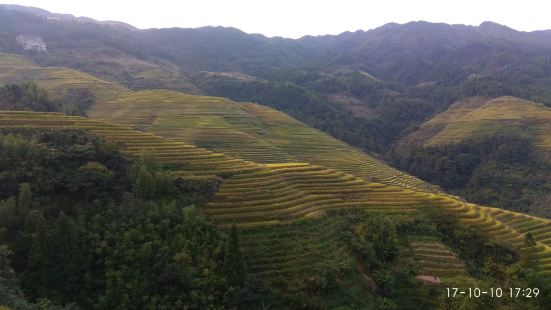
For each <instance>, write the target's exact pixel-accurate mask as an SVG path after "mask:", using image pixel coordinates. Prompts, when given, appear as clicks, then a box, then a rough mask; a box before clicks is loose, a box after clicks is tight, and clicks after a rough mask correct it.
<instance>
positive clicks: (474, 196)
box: [393, 131, 551, 217]
mask: <svg viewBox="0 0 551 310" xmlns="http://www.w3.org/2000/svg"><path fill="white" fill-rule="evenodd" d="M393 157H394V162H395V164H396V165H397V166H398V167H399V168H401V169H403V170H405V171H408V172H410V173H411V174H413V175H416V176H418V177H420V178H422V179H424V180H426V181H428V182H431V183H433V184H438V185H440V186H442V187H443V188H444V189H445V190H448V191H450V192H453V193H456V194H458V195H461V196H463V197H465V198H467V199H468V200H470V201H474V202H479V203H482V204H487V205H494V206H497V207H500V208H504V209H509V210H515V211H520V212H528V213H532V214H535V215H539V216H546V217H549V216H550V215H551V214H550V213H549V209H548V208H547V207H546V206H547V205H548V203H549V201H548V200H546V199H548V197H547V193H548V191H549V188H550V187H551V183H550V182H549V177H550V176H551V166H550V165H549V163H548V162H547V161H545V160H543V159H542V158H541V157H540V156H539V154H538V152H537V150H536V148H535V146H534V143H533V141H532V140H531V138H530V137H527V136H524V135H519V134H518V133H516V132H514V131H511V132H502V133H500V134H497V135H492V136H483V137H480V138H470V139H467V140H465V141H463V142H461V143H458V144H451V145H442V146H431V147H422V146H418V145H406V146H400V147H397V148H396V149H395V150H394V152H393Z"/></svg>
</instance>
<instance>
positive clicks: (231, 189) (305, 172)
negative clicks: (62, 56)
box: [0, 55, 551, 307]
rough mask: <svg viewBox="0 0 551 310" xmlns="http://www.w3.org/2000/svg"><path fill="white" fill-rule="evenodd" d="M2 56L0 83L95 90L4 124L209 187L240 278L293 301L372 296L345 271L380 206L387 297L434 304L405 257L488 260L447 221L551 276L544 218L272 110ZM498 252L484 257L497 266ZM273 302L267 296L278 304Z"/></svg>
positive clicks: (451, 277)
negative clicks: (385, 232)
mask: <svg viewBox="0 0 551 310" xmlns="http://www.w3.org/2000/svg"><path fill="white" fill-rule="evenodd" d="M1 59H2V62H1V63H2V64H3V66H2V71H0V81H6V82H15V81H24V80H26V79H28V78H29V77H32V78H31V79H30V80H32V81H34V82H35V83H37V84H38V85H40V86H42V87H45V88H46V89H48V90H49V91H50V92H51V93H52V94H53V95H55V94H56V93H58V94H59V93H61V92H62V91H63V90H64V89H68V88H71V87H77V88H85V89H88V90H89V91H90V92H91V93H93V94H94V96H95V103H94V104H93V105H92V107H91V109H90V110H89V111H88V114H89V116H90V118H82V117H77V116H66V115H63V114H60V113H37V112H30V111H28V112H17V111H15V112H12V111H6V112H4V111H3V112H2V113H0V114H1V115H0V129H2V131H5V132H6V133H10V132H17V131H18V130H38V131H40V130H46V129H47V130H55V129H82V130H89V131H91V132H93V133H95V134H96V135H98V136H99V137H101V138H102V139H103V140H104V141H106V142H107V143H108V144H112V145H116V146H118V147H119V148H120V149H121V150H122V151H123V153H125V154H127V155H129V156H131V157H134V158H139V157H140V156H143V154H144V153H146V154H149V155H148V156H154V157H156V158H157V159H158V160H159V161H160V163H162V165H163V167H164V169H165V170H166V171H167V172H168V173H169V174H170V175H172V176H173V177H174V178H175V180H176V181H175V182H179V183H180V184H193V183H194V182H206V183H210V184H219V185H216V186H217V187H218V189H217V190H216V192H215V193H214V196H213V197H212V198H211V199H210V200H209V201H207V202H206V203H205V204H204V206H203V207H202V213H203V214H205V215H206V216H207V217H208V218H209V219H210V220H211V221H213V222H214V223H216V224H217V225H218V226H219V227H222V228H228V227H229V226H230V225H232V224H236V225H237V226H238V227H239V228H240V229H241V230H242V242H243V251H244V254H245V257H246V259H247V261H248V262H249V263H248V264H249V273H250V276H251V277H253V278H258V279H261V280H262V281H265V283H266V285H268V287H271V288H272V289H274V290H275V291H274V292H277V294H279V296H286V297H285V298H291V299H289V300H290V301H288V302H290V303H293V302H296V301H297V298H298V300H300V299H303V300H304V298H306V299H307V300H309V301H308V303H309V304H311V305H314V304H316V303H322V304H335V305H342V304H343V302H345V303H348V302H350V300H356V304H357V305H358V306H367V305H368V304H366V302H368V303H370V302H371V303H372V302H373V299H370V300H371V301H361V300H362V299H361V298H360V296H361V294H362V292H365V291H366V290H370V288H369V287H370V286H371V289H373V287H372V284H370V282H369V281H367V280H365V279H362V276H361V273H360V274H357V273H356V271H357V270H364V271H362V272H363V273H364V274H365V272H367V271H365V268H367V267H366V266H371V267H369V268H371V271H369V272H376V271H377V270H379V269H377V268H381V267H374V266H377V265H366V264H367V263H365V262H364V261H363V260H365V259H367V260H370V259H372V258H369V257H370V256H363V255H367V254H358V253H363V252H362V251H364V250H360V249H359V248H356V246H357V245H356V246H355V245H354V244H356V243H355V242H357V241H354V240H356V239H355V238H359V237H358V236H361V235H357V234H358V233H359V231H360V230H361V229H363V228H361V227H363V226H362V224H361V223H362V222H363V221H365V220H367V221H369V219H370V218H378V217H379V216H383V215H384V216H387V217H388V218H390V219H392V223H393V224H392V225H396V226H397V228H398V231H399V234H398V236H399V249H400V252H399V253H400V254H396V255H397V258H396V261H395V262H394V263H393V264H395V267H392V268H397V269H392V268H391V270H394V271H392V273H393V274H394V276H396V277H402V279H405V282H400V283H401V284H395V286H392V287H393V288H392V289H390V288H389V291H388V292H387V293H384V294H386V295H385V296H387V297H389V298H392V300H394V301H395V302H396V303H397V304H400V305H407V304H411V303H412V302H413V301H414V300H415V303H416V304H417V305H421V304H424V305H426V306H427V307H433V306H435V299H434V298H435V296H432V297H431V296H430V295H427V294H428V292H427V291H426V290H425V289H422V288H419V286H418V285H419V283H418V282H415V281H413V280H411V281H413V282H410V280H409V279H410V277H409V276H405V278H404V276H400V275H399V274H400V272H402V271H399V270H400V268H399V266H402V265H403V266H405V265H407V266H411V267H408V268H411V274H412V275H427V274H428V275H429V276H437V277H439V278H441V279H442V280H443V281H445V282H450V283H453V281H457V279H461V277H464V276H467V279H470V280H466V281H475V280H474V277H477V276H478V275H477V274H478V272H480V271H479V268H480V262H479V260H480V259H481V257H486V256H484V255H483V256H480V254H477V255H476V256H473V255H472V253H471V254H469V253H470V252H469V251H470V250H467V249H466V248H464V247H465V245H461V243H459V244H457V243H456V242H457V239H456V238H454V237H452V236H450V235H449V230H450V229H452V230H451V231H452V233H459V232H455V231H461V229H468V231H469V232H468V233H469V234H473V235H472V237H471V238H477V240H478V239H480V243H477V242H474V243H472V245H471V246H473V247H476V249H477V251H484V250H483V249H484V246H483V244H492V247H494V250H493V252H492V253H494V254H490V252H488V254H485V255H488V256H487V257H493V256H492V255H496V254H495V253H501V251H504V253H509V254H507V255H506V256H503V257H514V255H518V258H517V262H519V261H520V262H525V264H530V265H532V266H537V271H538V272H539V275H540V276H542V277H547V276H549V275H551V269H550V268H551V263H550V261H549V258H550V255H551V242H550V240H551V239H550V238H549V229H550V228H551V225H550V222H549V220H545V219H541V218H537V217H532V216H528V215H524V214H520V213H514V212H509V211H504V210H501V209H496V208H487V207H483V206H478V205H475V204H470V203H466V202H464V201H463V200H461V199H459V198H458V197H454V196H449V195H446V194H444V193H442V192H440V191H437V190H436V188H434V187H431V186H428V185H427V184H426V183H424V182H421V181H419V180H418V179H416V178H413V177H410V176H408V175H406V174H404V173H403V172H399V171H397V170H395V169H392V168H390V167H389V166H387V165H385V164H383V163H382V162H380V161H378V160H375V159H373V158H372V157H370V156H369V155H366V154H364V153H362V152H360V151H357V150H355V149H354V148H352V147H350V146H347V145H346V144H344V143H342V142H339V141H338V140H335V139H333V138H330V137H329V136H327V135H325V134H323V133H321V132H319V131H317V130H314V129H312V128H309V127H307V126H306V125H304V124H302V123H300V122H298V121H296V120H294V119H293V118H291V117H289V116H287V115H285V114H283V113H281V112H277V111H274V110H271V109H269V108H266V107H262V106H259V105H256V104H251V103H236V102H232V101H230V100H227V99H223V98H217V97H203V96H196V95H184V94H181V93H178V92H174V91H167V90H146V91H130V90H127V89H125V88H123V87H121V86H117V85H115V84H112V83H109V82H106V81H102V80H99V79H97V78H94V77H92V76H89V75H87V74H83V73H81V72H78V71H75V70H71V69H65V68H41V67H38V66H36V65H34V64H33V63H31V62H28V61H26V60H25V59H23V58H20V57H16V56H12V55H2V57H1ZM103 120H109V122H104V121H103ZM226 152H227V154H226ZM334 154H340V155H338V156H334ZM278 159H281V160H278ZM373 181H377V182H373ZM385 183H386V184H385ZM428 190H430V191H432V192H429V191H428ZM438 214H440V215H438ZM435 216H436V217H435ZM440 217H442V218H440ZM362 219H363V220H362ZM441 221H443V222H441ZM449 221H452V222H449ZM454 221H457V223H456V224H454V223H455V222H454ZM420 223H425V224H420ZM453 227H456V228H453ZM351 228H354V229H353V231H350V229H351ZM528 232H529V233H530V236H531V237H530V240H531V241H530V243H527V241H526V238H527V233H528ZM461 233H466V232H461ZM349 234H352V235H349ZM297 236H301V238H298V239H297ZM454 240H455V241H454ZM282 244H284V245H285V246H284V247H281V245H282ZM508 249H510V250H508ZM358 251H360V252H358ZM508 251H513V252H512V253H516V254H514V255H513V254H511V253H510V252H508ZM501 255H505V254H501ZM510 255H512V256H510ZM499 256H500V255H498V256H496V257H495V258H492V259H496V262H497V261H499V259H502V258H498V257H499ZM514 261H515V259H514V258H513V259H512V260H511V261H506V262H503V264H505V266H506V265H507V264H511V263H512V262H514ZM304 266H308V268H304ZM385 270H386V269H385ZM320 274H323V275H324V276H323V277H324V278H323V279H325V280H322V278H319V280H315V281H330V283H332V284H330V285H333V286H336V287H340V289H333V290H331V292H332V293H330V294H325V293H323V292H324V291H323V290H321V291H316V292H317V293H308V294H307V295H304V294H306V293H305V292H306V291H308V289H307V287H308V286H309V285H312V284H309V283H310V282H309V281H312V280H311V277H316V275H320ZM329 279H336V280H329ZM331 281H333V282H331ZM334 281H336V282H334ZM342 281H344V282H342ZM371 281H372V280H371ZM378 281H382V280H380V279H379V280H378ZM327 285H329V284H327ZM345 287H346V288H345ZM337 292H340V293H337ZM296 294H298V295H296ZM341 294H345V295H341ZM290 296H294V297H290ZM306 296H308V297H306ZM423 296H424V297H423ZM278 300H279V301H277V302H275V304H276V305H278V304H279V305H281V303H283V304H284V303H285V301H284V300H285V299H281V298H279V299H278Z"/></svg>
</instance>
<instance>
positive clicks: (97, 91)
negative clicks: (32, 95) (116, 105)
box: [0, 53, 128, 101]
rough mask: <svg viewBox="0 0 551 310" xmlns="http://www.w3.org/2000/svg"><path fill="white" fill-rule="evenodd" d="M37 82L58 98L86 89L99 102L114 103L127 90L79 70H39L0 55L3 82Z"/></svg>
mask: <svg viewBox="0 0 551 310" xmlns="http://www.w3.org/2000/svg"><path fill="white" fill-rule="evenodd" d="M31 81H32V82H34V83H36V84H37V85H38V86H40V87H42V88H45V89H46V90H48V91H49V93H50V94H51V95H52V96H53V97H56V96H58V95H60V94H63V92H65V91H66V90H67V89H71V88H76V89H87V90H89V91H90V92H92V93H93V94H94V96H95V97H96V99H97V100H98V101H101V100H113V99H115V98H116V97H117V95H118V94H119V93H121V92H125V91H128V90H126V89H125V88H123V87H121V86H118V85H116V84H113V83H110V82H107V81H104V80H101V79H98V78H96V77H93V76H91V75H88V74H86V73H82V72H80V71H77V70H73V69H67V68H61V67H39V66H38V65H36V64H33V63H32V62H30V61H29V60H27V59H25V58H23V57H21V56H17V55H12V54H2V53H0V83H1V84H7V83H19V82H31Z"/></svg>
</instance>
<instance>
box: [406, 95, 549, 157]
mask: <svg viewBox="0 0 551 310" xmlns="http://www.w3.org/2000/svg"><path fill="white" fill-rule="evenodd" d="M550 120H551V109H549V108H547V107H546V106H544V105H543V104H538V103H535V102H532V101H528V100H523V99H519V98H515V97H500V98H495V99H487V98H469V99H467V100H464V101H460V102H457V103H455V104H453V105H452V106H450V107H449V108H448V110H446V111H445V112H443V113H440V114H438V115H436V116H435V117H433V118H432V119H430V120H429V121H427V122H425V123H423V124H422V125H421V126H420V128H419V130H417V131H416V132H415V133H412V134H411V135H409V136H408V137H405V138H404V139H403V140H402V141H401V143H404V144H408V143H411V144H420V145H424V146H434V145H445V144H456V143H459V142H461V141H465V140H467V139H469V138H476V137H480V136H483V135H495V134H498V133H500V132H503V131H505V130H514V131H517V132H519V133H520V134H521V135H529V136H533V137H534V140H535V143H536V146H537V147H538V148H541V149H542V152H544V153H547V152H548V151H549V150H550V149H551V127H550V126H551V122H550Z"/></svg>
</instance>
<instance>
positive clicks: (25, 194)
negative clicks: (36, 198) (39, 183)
mask: <svg viewBox="0 0 551 310" xmlns="http://www.w3.org/2000/svg"><path fill="white" fill-rule="evenodd" d="M31 202H32V192H31V185H30V184H29V183H21V185H19V197H18V198H17V213H18V216H20V217H21V218H22V219H24V218H25V216H27V212H28V211H29V208H30V207H31Z"/></svg>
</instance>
